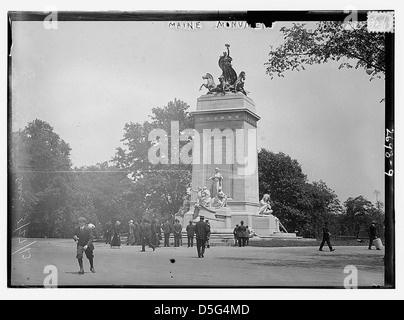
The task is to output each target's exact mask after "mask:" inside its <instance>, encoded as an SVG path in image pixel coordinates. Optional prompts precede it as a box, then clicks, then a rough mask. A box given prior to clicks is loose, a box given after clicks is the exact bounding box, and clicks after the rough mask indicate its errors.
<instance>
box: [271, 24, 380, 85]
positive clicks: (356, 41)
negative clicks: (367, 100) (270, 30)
mask: <svg viewBox="0 0 404 320" xmlns="http://www.w3.org/2000/svg"><path fill="white" fill-rule="evenodd" d="M280 31H281V32H282V33H283V36H284V42H283V43H282V44H281V45H280V46H279V47H277V48H275V49H272V50H271V51H270V53H269V61H268V62H267V63H265V65H266V71H267V74H268V75H269V76H270V77H271V78H273V77H274V75H277V76H279V77H283V76H284V75H283V73H284V72H285V71H289V70H290V71H293V70H297V71H300V70H305V66H307V65H313V64H321V63H326V62H328V61H332V60H333V61H340V62H341V64H340V66H339V68H356V69H358V68H363V69H368V68H371V69H372V70H373V71H372V74H371V75H372V78H374V77H379V78H380V77H381V76H383V75H384V73H385V69H386V67H385V56H386V52H385V36H384V34H383V33H372V32H369V31H368V30H367V24H366V23H365V22H352V23H347V22H344V23H342V22H338V21H327V22H319V23H317V27H316V28H315V29H314V30H313V29H307V28H306V24H296V23H294V24H293V25H292V27H290V28H287V27H283V28H281V29H280Z"/></svg>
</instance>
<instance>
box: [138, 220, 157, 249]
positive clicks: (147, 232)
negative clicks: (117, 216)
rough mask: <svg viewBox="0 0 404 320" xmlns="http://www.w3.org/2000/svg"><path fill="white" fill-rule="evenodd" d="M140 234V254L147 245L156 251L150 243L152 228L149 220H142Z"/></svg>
mask: <svg viewBox="0 0 404 320" xmlns="http://www.w3.org/2000/svg"><path fill="white" fill-rule="evenodd" d="M140 233H141V238H142V250H141V252H145V251H146V250H145V249H146V245H148V246H149V247H150V248H152V249H153V251H154V250H156V247H155V245H154V244H153V243H152V241H151V237H152V228H151V224H150V222H149V220H147V219H144V220H143V222H142V223H141V225H140Z"/></svg>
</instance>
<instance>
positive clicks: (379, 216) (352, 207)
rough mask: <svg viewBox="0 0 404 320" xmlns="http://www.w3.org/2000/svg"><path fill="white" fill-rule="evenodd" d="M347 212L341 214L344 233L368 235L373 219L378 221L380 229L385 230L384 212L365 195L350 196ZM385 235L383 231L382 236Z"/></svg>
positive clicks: (346, 202) (358, 236) (346, 204)
mask: <svg viewBox="0 0 404 320" xmlns="http://www.w3.org/2000/svg"><path fill="white" fill-rule="evenodd" d="M344 206H345V210H346V211H345V214H344V215H343V216H341V228H342V232H341V233H343V234H346V235H352V236H356V237H357V238H362V237H367V236H368V228H369V226H370V224H371V223H372V221H375V222H377V224H378V225H379V228H381V230H380V231H383V225H384V213H383V212H382V211H381V209H380V208H375V206H374V205H373V204H372V203H371V202H370V201H369V200H367V199H366V198H364V197H363V196H358V197H355V198H352V197H350V198H348V199H347V200H346V201H345V203H344ZM382 235H383V232H382V233H381V234H380V236H382Z"/></svg>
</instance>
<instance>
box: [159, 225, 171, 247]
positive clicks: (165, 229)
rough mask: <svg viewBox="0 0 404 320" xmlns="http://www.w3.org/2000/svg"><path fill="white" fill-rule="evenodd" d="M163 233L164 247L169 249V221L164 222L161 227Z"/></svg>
mask: <svg viewBox="0 0 404 320" xmlns="http://www.w3.org/2000/svg"><path fill="white" fill-rule="evenodd" d="M161 229H162V230H163V233H164V247H169V246H170V233H171V229H172V226H171V223H170V220H169V219H167V220H166V222H164V223H163V226H162V227H161Z"/></svg>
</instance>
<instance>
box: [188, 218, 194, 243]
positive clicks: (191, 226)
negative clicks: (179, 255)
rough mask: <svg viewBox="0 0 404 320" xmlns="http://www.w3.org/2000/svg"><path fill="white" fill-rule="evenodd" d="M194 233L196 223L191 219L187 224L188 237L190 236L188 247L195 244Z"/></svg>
mask: <svg viewBox="0 0 404 320" xmlns="http://www.w3.org/2000/svg"><path fill="white" fill-rule="evenodd" d="M194 235H195V225H194V224H193V223H192V220H190V221H189V224H188V225H187V237H188V248H189V247H193V246H194Z"/></svg>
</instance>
